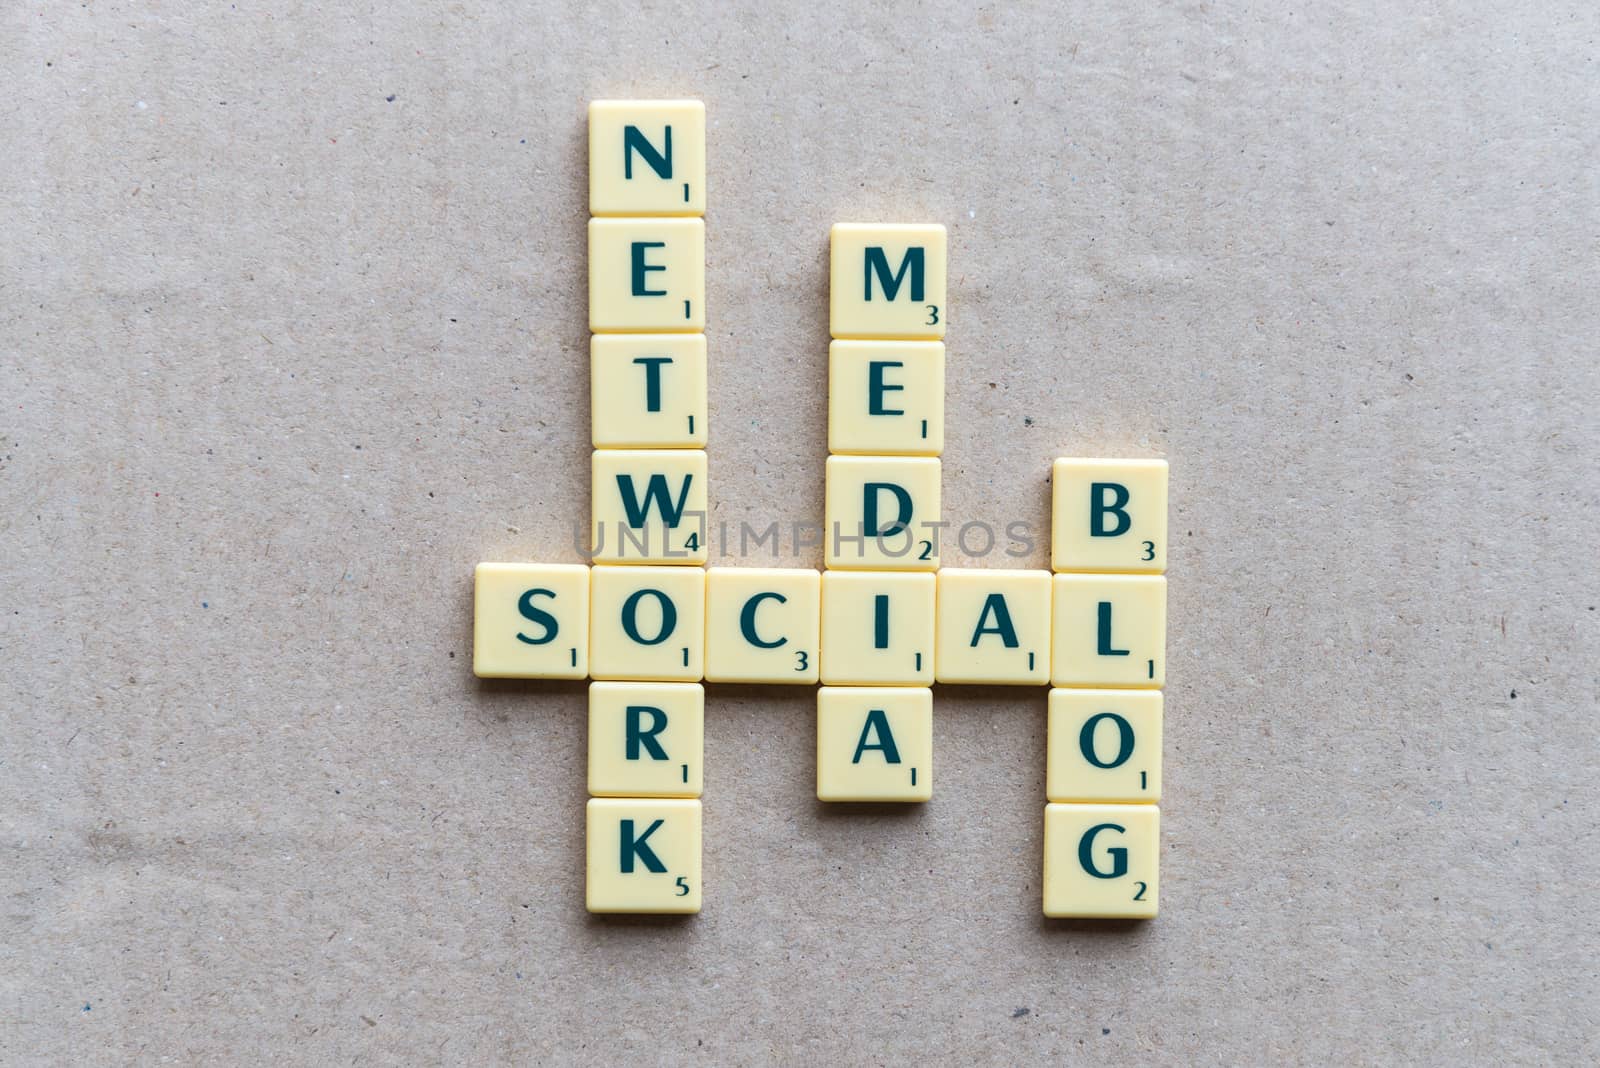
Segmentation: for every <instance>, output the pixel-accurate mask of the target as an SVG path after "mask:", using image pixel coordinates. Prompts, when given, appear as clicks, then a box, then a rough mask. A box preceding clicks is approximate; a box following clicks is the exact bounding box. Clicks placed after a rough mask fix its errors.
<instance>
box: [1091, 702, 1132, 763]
mask: <svg viewBox="0 0 1600 1068" xmlns="http://www.w3.org/2000/svg"><path fill="white" fill-rule="evenodd" d="M1103 719H1109V720H1110V721H1111V722H1112V723H1115V724H1116V725H1117V757H1116V759H1115V760H1113V761H1111V763H1109V764H1106V763H1103V762H1102V761H1101V760H1100V757H1099V756H1098V755H1096V753H1095V751H1094V729H1095V728H1096V727H1098V726H1100V721H1101V720H1103ZM1078 749H1079V751H1081V752H1082V753H1083V759H1085V760H1087V761H1088V762H1089V763H1091V764H1093V765H1094V766H1095V767H1097V768H1120V767H1121V766H1122V765H1124V764H1126V763H1127V762H1128V758H1129V757H1131V756H1133V724H1131V723H1129V722H1128V721H1127V720H1125V719H1123V718H1122V717H1121V716H1119V715H1117V714H1116V713H1115V712H1100V713H1098V714H1096V715H1093V716H1090V717H1089V718H1088V719H1086V720H1084V723H1083V730H1081V731H1079V732H1078Z"/></svg>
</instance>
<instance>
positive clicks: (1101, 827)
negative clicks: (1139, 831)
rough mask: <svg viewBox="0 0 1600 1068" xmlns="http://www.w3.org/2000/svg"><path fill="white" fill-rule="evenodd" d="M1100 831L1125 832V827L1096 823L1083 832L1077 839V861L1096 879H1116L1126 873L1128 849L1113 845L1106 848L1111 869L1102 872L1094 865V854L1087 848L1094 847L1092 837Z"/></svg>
mask: <svg viewBox="0 0 1600 1068" xmlns="http://www.w3.org/2000/svg"><path fill="white" fill-rule="evenodd" d="M1101 831H1116V832H1117V833H1118V834H1126V833H1127V831H1126V829H1125V828H1122V827H1118V826H1117V825H1116V824H1115V823H1097V824H1095V825H1094V826H1093V827H1090V828H1089V829H1088V830H1087V831H1085V832H1083V837H1082V838H1080V839H1078V863H1079V864H1081V865H1083V870H1084V871H1086V872H1088V873H1089V874H1090V875H1093V876H1094V877H1095V878H1096V879H1116V878H1118V877H1120V876H1123V875H1126V874H1128V851H1127V850H1126V849H1124V848H1123V847H1122V846H1113V847H1111V848H1109V849H1107V850H1106V852H1107V853H1110V854H1111V871H1109V872H1103V871H1101V870H1100V869H1099V868H1097V867H1095V866H1094V855H1093V854H1092V853H1090V852H1089V850H1091V849H1093V848H1094V837H1095V835H1097V834H1099V833H1100V832H1101Z"/></svg>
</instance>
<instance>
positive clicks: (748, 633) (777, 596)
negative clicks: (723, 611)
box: [739, 590, 789, 649]
mask: <svg viewBox="0 0 1600 1068" xmlns="http://www.w3.org/2000/svg"><path fill="white" fill-rule="evenodd" d="M768 600H771V601H777V602H778V603H779V604H786V603H787V602H788V600H789V598H787V597H785V596H784V595H783V594H781V593H774V592H773V591H772V590H767V591H766V592H765V593H758V594H756V595H755V596H754V597H752V598H750V599H749V600H748V601H746V602H745V603H744V609H743V610H742V611H741V612H740V613H739V631H740V633H742V634H743V635H744V640H745V641H747V642H749V643H750V644H751V645H754V646H755V647H756V648H758V649H776V648H777V647H778V646H780V645H785V644H787V643H788V641H789V639H788V638H779V639H778V640H777V641H772V642H764V641H762V640H761V636H760V635H758V634H757V633H756V609H757V608H759V607H761V602H762V601H768Z"/></svg>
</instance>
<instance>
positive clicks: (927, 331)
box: [817, 223, 947, 801]
mask: <svg viewBox="0 0 1600 1068" xmlns="http://www.w3.org/2000/svg"><path fill="white" fill-rule="evenodd" d="M830 246H831V249H830V259H829V262H830V267H829V287H830V294H831V295H830V301H829V305H830V306H829V312H830V332H831V333H832V335H833V340H832V343H831V344H830V345H829V347H828V451H829V453H830V455H829V457H828V462H827V467H826V492H825V495H824V498H825V500H824V517H825V526H826V528H827V532H826V535H825V537H826V538H827V544H826V547H825V559H826V563H827V567H828V570H827V571H826V572H824V574H823V576H822V664H821V681H822V688H821V689H820V690H819V691H818V692H817V797H818V798H820V799H821V800H823V801H926V800H928V798H929V797H930V796H931V795H932V790H933V691H932V689H930V686H931V685H932V683H933V680H934V650H935V643H934V607H935V598H936V590H937V579H936V577H935V572H936V571H937V569H938V567H939V529H940V523H939V491H940V462H939V454H940V453H941V452H942V451H943V450H944V341H943V339H944V330H945V320H946V318H947V315H946V307H945V275H946V269H945V259H946V236H945V228H944V227H943V226H940V225H938V224H911V225H904V224H901V225H883V224H863V223H839V224H837V225H835V226H834V227H833V231H832V234H831V235H830Z"/></svg>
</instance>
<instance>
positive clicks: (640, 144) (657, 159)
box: [622, 126, 672, 181]
mask: <svg viewBox="0 0 1600 1068" xmlns="http://www.w3.org/2000/svg"><path fill="white" fill-rule="evenodd" d="M662 144H663V145H665V146H666V147H665V149H664V150H663V151H661V152H657V151H656V146H655V145H652V144H651V143H650V142H649V141H648V140H646V139H645V136H644V134H642V133H640V132H639V127H637V126H624V127H623V128H622V176H623V177H624V178H627V179H629V180H632V178H633V154H634V153H635V152H637V153H639V155H640V156H641V157H643V159H644V161H645V163H647V164H649V166H650V169H651V170H653V171H655V172H656V174H657V175H658V176H659V177H662V178H665V179H667V180H668V181H671V180H672V127H670V126H668V127H667V135H666V137H664V138H663V139H662Z"/></svg>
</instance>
